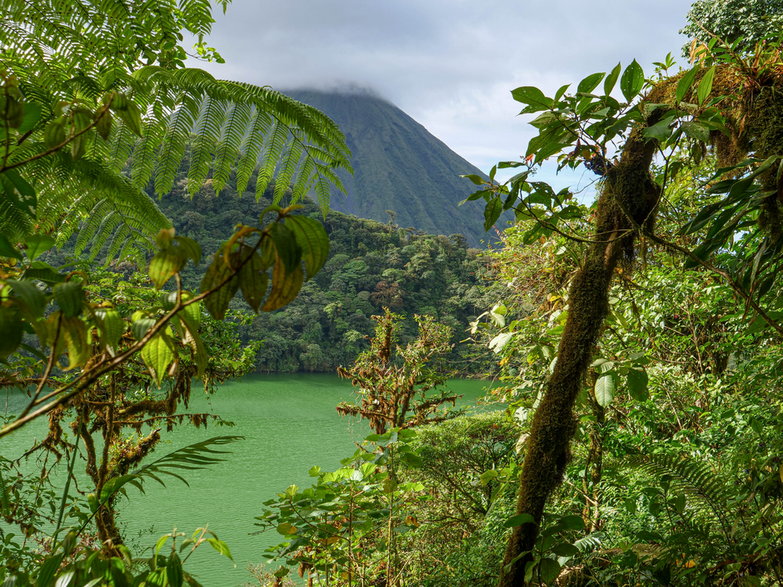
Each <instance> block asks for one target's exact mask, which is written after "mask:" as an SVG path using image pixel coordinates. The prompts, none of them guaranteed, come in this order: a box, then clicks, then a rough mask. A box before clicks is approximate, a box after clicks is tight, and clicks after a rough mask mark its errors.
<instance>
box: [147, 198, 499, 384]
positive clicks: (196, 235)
mask: <svg viewBox="0 0 783 587" xmlns="http://www.w3.org/2000/svg"><path fill="white" fill-rule="evenodd" d="M268 195H271V194H268ZM269 203H270V202H269V200H267V199H266V198H263V199H261V200H260V201H259V202H256V201H255V200H254V199H252V198H251V197H248V195H247V194H245V195H244V196H242V197H239V196H237V195H236V194H234V193H233V192H232V191H231V189H230V188H228V189H226V190H225V193H224V194H223V195H215V194H214V192H211V191H210V190H206V189H205V190H202V191H201V192H199V193H197V194H195V195H194V196H193V198H192V199H191V198H190V197H189V196H188V195H187V194H186V193H185V192H184V187H182V185H180V186H178V187H177V188H176V189H175V190H174V191H173V192H172V193H171V194H169V195H167V196H165V197H164V198H163V199H162V200H161V201H160V202H159V205H160V208H161V210H162V211H163V212H165V213H166V215H167V216H168V217H170V218H172V221H173V222H174V226H175V227H176V229H177V232H178V234H184V235H188V236H189V237H191V238H193V239H194V240H196V241H198V242H199V243H201V244H202V246H203V247H204V250H205V251H214V250H217V248H218V247H219V246H220V243H221V242H222V240H223V239H224V238H225V234H227V233H228V232H230V231H231V229H232V228H233V227H234V225H236V224H237V223H238V222H239V223H250V222H253V219H254V218H256V217H257V216H258V214H259V212H260V211H261V210H263V208H264V207H265V206H266V205H267V204H269ZM303 205H304V209H303V210H302V211H301V213H302V214H305V215H307V216H309V217H310V218H313V219H317V220H322V221H323V225H324V228H325V229H326V232H327V234H328V235H329V244H330V255H329V259H328V261H327V262H326V264H325V265H324V267H323V268H322V269H321V271H320V272H319V273H318V275H317V276H316V277H315V278H314V279H311V280H310V281H308V282H307V283H305V284H304V285H303V286H302V290H301V292H300V294H299V296H298V297H297V299H296V300H294V301H293V302H292V303H291V304H290V305H288V306H287V307H286V308H283V309H282V310H280V311H279V312H275V313H274V314H266V313H265V314H259V315H257V316H255V317H254V318H253V319H252V322H251V323H250V324H249V325H247V326H242V327H241V328H240V333H241V336H242V340H243V341H244V342H245V344H252V343H253V342H254V341H260V347H259V349H258V352H257V354H256V358H255V366H254V370H256V371H258V372H262V373H263V372H272V373H281V372H299V371H310V372H312V371H315V372H332V373H333V372H334V370H335V369H336V368H337V367H339V366H341V365H350V364H351V363H352V362H353V360H354V359H355V358H356V356H357V355H358V354H359V353H360V352H362V351H364V350H365V349H366V348H367V344H368V343H367V340H368V338H369V337H370V335H371V334H372V332H373V330H374V323H373V320H372V318H371V317H372V316H374V315H379V314H382V313H383V309H384V308H389V309H391V310H393V311H394V312H396V313H399V314H401V315H402V316H403V317H404V321H403V324H402V327H401V332H400V335H401V337H402V339H403V341H408V340H410V339H411V338H412V337H413V336H415V332H416V324H415V321H414V319H413V316H414V315H415V314H421V315H427V316H432V317H434V318H435V319H436V320H437V321H438V322H440V323H442V324H444V325H446V326H448V327H450V328H451V330H452V335H451V342H452V344H453V345H454V346H453V349H452V351H451V353H450V354H449V360H448V363H449V371H450V372H451V373H453V374H461V375H476V374H484V373H489V372H492V371H493V370H494V366H493V359H492V353H491V352H489V351H488V350H487V349H486V347H484V346H483V345H477V344H457V343H459V342H460V341H462V340H464V339H465V338H466V337H467V329H468V326H469V323H470V321H472V320H475V318H476V316H478V315H479V314H480V313H481V312H482V311H483V310H484V308H486V307H487V306H488V305H490V304H492V303H494V302H495V301H496V300H497V298H498V296H500V295H501V293H502V288H501V287H499V286H497V285H494V282H493V281H492V280H491V276H492V270H491V267H490V260H489V257H488V255H487V254H486V253H484V252H482V251H479V250H477V249H471V248H468V247H467V244H466V242H465V239H464V238H463V237H462V236H461V235H451V236H448V237H446V236H432V235H426V234H422V233H419V232H417V231H412V230H406V229H401V228H398V227H396V226H394V225H391V224H382V223H379V222H374V221H372V220H363V219H359V218H355V217H352V216H347V215H345V214H340V213H338V212H330V213H329V214H327V216H326V218H323V217H322V215H321V213H320V212H319V211H318V209H317V208H316V207H315V206H314V205H313V204H311V203H307V202H303ZM195 279H196V277H195V273H194V272H190V273H188V272H186V273H185V274H184V280H185V282H186V283H188V282H189V281H195ZM234 307H235V308H236V310H237V311H242V309H243V308H244V309H245V310H247V306H246V305H244V304H240V303H236V304H235V305H234Z"/></svg>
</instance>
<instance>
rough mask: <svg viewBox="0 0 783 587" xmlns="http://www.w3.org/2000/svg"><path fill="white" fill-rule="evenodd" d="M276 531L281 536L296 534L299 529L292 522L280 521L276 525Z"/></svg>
mask: <svg viewBox="0 0 783 587" xmlns="http://www.w3.org/2000/svg"><path fill="white" fill-rule="evenodd" d="M277 531H278V533H280V534H282V535H283V536H289V535H291V534H296V533H297V532H298V531H299V530H298V529H297V527H296V526H294V525H293V524H290V523H288V522H282V523H280V524H278V525H277Z"/></svg>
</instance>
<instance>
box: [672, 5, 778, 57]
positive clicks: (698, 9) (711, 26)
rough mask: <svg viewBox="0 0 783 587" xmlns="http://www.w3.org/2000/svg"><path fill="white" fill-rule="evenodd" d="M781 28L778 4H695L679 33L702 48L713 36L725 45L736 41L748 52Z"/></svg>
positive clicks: (774, 34) (776, 33)
mask: <svg viewBox="0 0 783 587" xmlns="http://www.w3.org/2000/svg"><path fill="white" fill-rule="evenodd" d="M782 26H783V2H780V0H750V1H740V0H697V1H696V2H694V3H693V4H692V5H691V9H690V10H689V11H688V24H687V25H686V26H685V27H684V28H683V29H682V30H681V31H680V32H681V33H683V34H685V35H687V36H688V37H690V38H692V39H695V40H696V41H698V42H700V43H703V44H707V43H709V42H710V41H711V40H712V39H713V35H714V36H717V37H718V38H720V39H722V40H723V41H724V42H726V43H734V42H737V41H739V42H740V43H741V46H742V47H745V48H747V49H750V48H751V47H753V45H754V44H755V43H757V42H758V41H760V40H762V39H764V38H765V37H770V36H776V35H779V34H780V30H781V27H782ZM689 47H690V46H686V49H688V48H689Z"/></svg>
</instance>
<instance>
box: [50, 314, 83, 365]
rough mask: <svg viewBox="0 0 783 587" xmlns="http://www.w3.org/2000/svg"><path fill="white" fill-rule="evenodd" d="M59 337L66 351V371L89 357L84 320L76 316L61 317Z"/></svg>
mask: <svg viewBox="0 0 783 587" xmlns="http://www.w3.org/2000/svg"><path fill="white" fill-rule="evenodd" d="M60 339H61V341H62V344H63V345H64V346H65V350H66V352H67V353H68V366H67V367H65V368H64V369H65V370H66V371H70V370H71V369H73V368H75V367H78V366H79V365H82V364H84V362H85V361H86V360H87V359H88V358H89V356H90V346H89V344H88V343H87V329H86V328H85V326H84V322H82V321H81V320H79V319H78V318H75V317H70V318H69V317H65V316H64V317H63V318H62V323H61V325H60ZM58 346H59V345H58Z"/></svg>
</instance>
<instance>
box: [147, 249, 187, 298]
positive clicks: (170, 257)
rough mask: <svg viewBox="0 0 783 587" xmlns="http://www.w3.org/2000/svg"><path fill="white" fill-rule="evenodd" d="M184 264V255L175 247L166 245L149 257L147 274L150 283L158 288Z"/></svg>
mask: <svg viewBox="0 0 783 587" xmlns="http://www.w3.org/2000/svg"><path fill="white" fill-rule="evenodd" d="M184 265H185V257H184V256H183V255H182V253H180V252H179V251H177V250H176V249H175V247H167V248H165V249H163V250H162V251H158V252H157V253H155V256H154V257H152V259H150V267H149V274H150V279H151V280H152V283H153V284H154V285H155V287H156V288H158V289H160V288H161V287H163V285H164V284H165V283H166V282H167V281H168V280H169V279H171V278H172V277H173V276H174V275H175V274H176V273H178V272H179V271H180V270H181V269H182V267H183V266H184Z"/></svg>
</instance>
